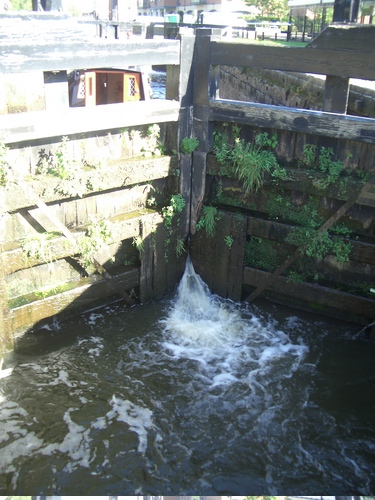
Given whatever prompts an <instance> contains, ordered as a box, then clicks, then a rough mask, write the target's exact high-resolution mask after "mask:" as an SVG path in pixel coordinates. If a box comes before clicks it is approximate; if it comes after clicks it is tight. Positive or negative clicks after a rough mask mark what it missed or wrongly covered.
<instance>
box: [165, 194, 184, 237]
mask: <svg viewBox="0 0 375 500" xmlns="http://www.w3.org/2000/svg"><path fill="white" fill-rule="evenodd" d="M185 205H186V201H185V200H184V198H183V197H182V194H174V195H172V196H171V199H170V204H169V205H167V206H166V207H164V208H162V215H163V219H164V224H165V226H166V228H167V229H169V230H171V229H172V220H173V219H174V217H175V215H176V214H178V213H181V212H182V211H183V209H184V208H185Z"/></svg>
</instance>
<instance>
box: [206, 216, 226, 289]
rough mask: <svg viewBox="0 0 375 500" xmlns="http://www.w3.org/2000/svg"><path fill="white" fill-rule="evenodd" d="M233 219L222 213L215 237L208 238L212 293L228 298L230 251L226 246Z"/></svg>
mask: <svg viewBox="0 0 375 500" xmlns="http://www.w3.org/2000/svg"><path fill="white" fill-rule="evenodd" d="M231 222H232V221H231V217H230V216H228V215H227V214H222V213H220V220H219V221H217V223H216V229H215V235H214V237H212V238H208V239H209V241H210V244H211V245H210V246H211V249H210V252H209V255H210V265H211V274H212V277H213V284H212V289H211V291H212V292H213V293H217V294H218V295H220V297H224V298H227V297H228V276H229V260H230V259H229V257H230V250H229V247H228V246H227V245H226V244H225V238H226V237H227V236H230V235H231V225H232V224H231Z"/></svg>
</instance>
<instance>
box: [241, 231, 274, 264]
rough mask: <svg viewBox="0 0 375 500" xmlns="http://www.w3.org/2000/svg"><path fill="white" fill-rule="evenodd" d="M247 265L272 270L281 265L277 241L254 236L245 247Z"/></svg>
mask: <svg viewBox="0 0 375 500" xmlns="http://www.w3.org/2000/svg"><path fill="white" fill-rule="evenodd" d="M245 265H246V266H250V267H254V268H256V269H263V270H264V271H268V272H272V271H275V269H276V268H277V267H278V266H279V265H280V262H279V254H278V247H277V244H276V242H274V241H271V240H266V239H263V238H258V237H255V236H252V237H251V238H250V240H249V241H248V242H246V247H245Z"/></svg>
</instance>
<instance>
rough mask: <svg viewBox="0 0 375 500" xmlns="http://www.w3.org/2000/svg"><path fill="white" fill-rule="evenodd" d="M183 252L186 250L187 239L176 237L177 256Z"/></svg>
mask: <svg viewBox="0 0 375 500" xmlns="http://www.w3.org/2000/svg"><path fill="white" fill-rule="evenodd" d="M183 252H186V249H185V241H184V240H183V239H182V238H176V256H177V257H180V256H181V255H182V253H183Z"/></svg>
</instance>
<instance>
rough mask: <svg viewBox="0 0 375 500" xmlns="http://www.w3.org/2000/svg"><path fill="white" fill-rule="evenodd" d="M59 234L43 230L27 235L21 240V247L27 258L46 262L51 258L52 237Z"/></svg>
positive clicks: (50, 260)
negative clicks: (43, 231)
mask: <svg viewBox="0 0 375 500" xmlns="http://www.w3.org/2000/svg"><path fill="white" fill-rule="evenodd" d="M57 236H60V233H57V232H45V233H38V234H33V235H31V236H27V237H26V238H24V239H23V240H22V241H21V248H22V250H23V252H24V253H25V254H26V256H27V257H28V258H29V259H33V260H39V261H42V262H44V263H45V264H48V263H50V262H52V260H53V248H52V243H53V239H54V238H56V237H57Z"/></svg>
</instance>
